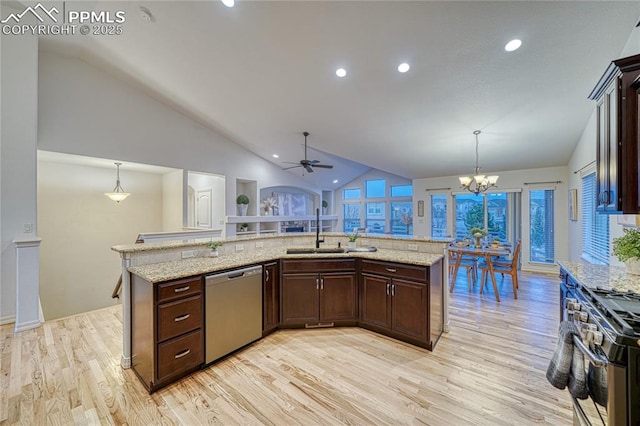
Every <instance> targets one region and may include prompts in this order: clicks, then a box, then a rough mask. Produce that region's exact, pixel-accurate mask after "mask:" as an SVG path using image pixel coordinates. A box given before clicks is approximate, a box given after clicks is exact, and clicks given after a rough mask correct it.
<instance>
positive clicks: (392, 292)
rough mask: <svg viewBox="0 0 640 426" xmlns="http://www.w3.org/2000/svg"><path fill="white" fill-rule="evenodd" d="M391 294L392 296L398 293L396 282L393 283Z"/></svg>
mask: <svg viewBox="0 0 640 426" xmlns="http://www.w3.org/2000/svg"><path fill="white" fill-rule="evenodd" d="M391 295H392V296H395V295H396V285H395V284H391Z"/></svg>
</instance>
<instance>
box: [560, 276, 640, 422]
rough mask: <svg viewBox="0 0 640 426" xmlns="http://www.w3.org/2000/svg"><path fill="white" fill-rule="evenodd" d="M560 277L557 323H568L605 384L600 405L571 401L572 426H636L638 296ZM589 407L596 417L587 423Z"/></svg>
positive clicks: (639, 415)
mask: <svg viewBox="0 0 640 426" xmlns="http://www.w3.org/2000/svg"><path fill="white" fill-rule="evenodd" d="M561 276H562V278H563V280H562V281H563V282H562V286H561V305H560V306H561V320H571V321H574V323H575V324H576V326H577V329H578V331H579V332H580V339H577V340H578V341H576V342H575V344H576V346H577V347H578V348H579V350H581V351H582V352H583V353H584V355H585V360H586V361H588V362H587V364H588V363H591V364H593V365H594V366H598V367H602V368H604V369H605V370H606V376H607V379H608V386H607V388H608V394H607V397H606V398H604V399H605V400H606V402H602V401H601V402H600V404H597V403H596V402H594V401H593V400H592V399H593V398H590V399H588V400H585V401H579V400H575V399H574V413H576V415H577V417H578V418H579V420H580V421H578V422H577V423H578V424H585V425H594V424H596V425H615V426H617V425H621V426H624V425H631V426H640V293H638V292H633V291H618V290H616V289H611V288H601V287H597V286H596V287H595V288H593V287H588V286H585V285H583V284H581V283H580V282H578V281H577V280H575V279H573V277H572V276H570V275H569V274H567V273H566V271H562V273H561ZM574 340H576V339H574ZM594 407H595V412H596V413H597V416H593V417H590V416H589V415H588V413H589V411H594V410H593V408H594Z"/></svg>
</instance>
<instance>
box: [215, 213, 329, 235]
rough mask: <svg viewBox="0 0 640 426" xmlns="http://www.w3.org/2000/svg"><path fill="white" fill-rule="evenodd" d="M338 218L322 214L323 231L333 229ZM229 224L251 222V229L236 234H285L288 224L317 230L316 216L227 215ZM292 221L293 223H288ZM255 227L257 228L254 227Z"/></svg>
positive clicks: (307, 229) (311, 230) (305, 229)
mask: <svg viewBox="0 0 640 426" xmlns="http://www.w3.org/2000/svg"><path fill="white" fill-rule="evenodd" d="M337 220H338V216H336V215H321V216H320V224H321V229H322V231H323V232H329V231H331V230H332V229H333V228H334V226H335V221H337ZM226 221H227V224H229V225H236V226H237V224H240V223H247V224H250V230H249V231H246V232H236V235H253V234H283V233H285V230H286V228H287V226H290V225H291V226H293V224H295V225H296V226H301V227H303V229H304V232H315V228H316V223H315V222H316V216H315V215H301V216H227V218H226ZM288 222H291V223H288ZM253 228H255V230H254V229H253Z"/></svg>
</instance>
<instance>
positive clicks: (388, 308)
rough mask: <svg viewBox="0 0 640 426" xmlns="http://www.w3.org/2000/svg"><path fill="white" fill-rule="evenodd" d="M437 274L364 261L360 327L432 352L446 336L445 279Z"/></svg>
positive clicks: (425, 268) (414, 267)
mask: <svg viewBox="0 0 640 426" xmlns="http://www.w3.org/2000/svg"><path fill="white" fill-rule="evenodd" d="M434 270H435V271H437V268H435V269H432V268H429V267H425V266H414V265H404V264H397V263H391V262H382V261H373V260H362V261H361V277H362V279H361V286H360V324H361V325H362V326H363V327H365V328H369V329H371V330H373V331H377V332H380V333H384V334H387V335H389V336H391V337H394V338H398V339H400V340H405V341H408V342H409V343H413V344H417V345H419V346H423V347H426V348H429V349H432V348H433V346H434V345H435V343H436V341H437V340H438V339H439V337H440V335H441V334H442V302H441V299H442V278H441V276H440V275H439V274H437V273H433V271H434ZM432 300H433V302H434V303H433V305H434V306H430V302H431V301H432Z"/></svg>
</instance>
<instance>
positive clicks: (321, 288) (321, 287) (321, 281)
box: [320, 278, 324, 290]
mask: <svg viewBox="0 0 640 426" xmlns="http://www.w3.org/2000/svg"><path fill="white" fill-rule="evenodd" d="M320 290H324V278H320Z"/></svg>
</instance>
